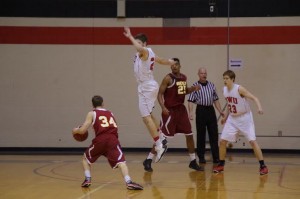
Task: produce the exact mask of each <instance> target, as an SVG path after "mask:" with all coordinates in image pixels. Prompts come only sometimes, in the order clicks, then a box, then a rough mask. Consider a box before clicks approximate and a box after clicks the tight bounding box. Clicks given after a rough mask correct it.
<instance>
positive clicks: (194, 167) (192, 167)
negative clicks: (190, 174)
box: [189, 159, 204, 171]
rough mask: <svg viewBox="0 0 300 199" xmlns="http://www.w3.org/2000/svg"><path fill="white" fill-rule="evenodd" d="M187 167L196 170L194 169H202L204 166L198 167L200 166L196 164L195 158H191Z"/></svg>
mask: <svg viewBox="0 0 300 199" xmlns="http://www.w3.org/2000/svg"><path fill="white" fill-rule="evenodd" d="M189 167H190V168H191V169H194V170H196V171H204V168H203V167H200V166H199V165H198V164H197V162H196V159H195V160H192V161H191V162H190V165H189Z"/></svg>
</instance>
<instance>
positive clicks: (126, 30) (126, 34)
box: [123, 27, 132, 38]
mask: <svg viewBox="0 0 300 199" xmlns="http://www.w3.org/2000/svg"><path fill="white" fill-rule="evenodd" d="M123 34H124V35H125V37H127V38H129V37H130V36H132V35H131V32H130V28H129V27H124V32H123Z"/></svg>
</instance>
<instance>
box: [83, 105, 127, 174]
mask: <svg viewBox="0 0 300 199" xmlns="http://www.w3.org/2000/svg"><path fill="white" fill-rule="evenodd" d="M93 114H94V115H93V127H94V131H95V135H96V137H95V138H94V139H93V141H92V144H91V145H90V146H89V147H88V148H87V149H86V150H85V152H84V156H85V158H86V160H87V161H88V163H89V164H91V163H94V162H95V161H96V160H97V159H98V158H99V157H100V156H105V157H106V158H107V160H108V162H109V164H110V166H111V167H112V168H116V167H118V164H119V163H121V162H125V156H124V154H123V152H122V147H121V145H120V141H119V140H118V127H117V124H116V120H115V118H114V116H113V114H112V112H110V111H109V110H106V109H104V108H98V109H94V110H93Z"/></svg>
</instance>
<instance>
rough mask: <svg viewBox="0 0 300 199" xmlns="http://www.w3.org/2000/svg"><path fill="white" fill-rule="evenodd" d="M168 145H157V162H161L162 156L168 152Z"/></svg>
mask: <svg viewBox="0 0 300 199" xmlns="http://www.w3.org/2000/svg"><path fill="white" fill-rule="evenodd" d="M167 150H168V146H167V145H162V146H155V151H156V153H157V154H156V158H155V162H156V163H157V162H159V161H160V160H161V158H162V157H163V156H164V154H165V153H166V152H167Z"/></svg>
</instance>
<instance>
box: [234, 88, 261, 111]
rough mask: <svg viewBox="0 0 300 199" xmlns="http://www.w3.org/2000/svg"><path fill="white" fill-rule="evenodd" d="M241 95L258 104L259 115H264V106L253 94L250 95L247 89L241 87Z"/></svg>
mask: <svg viewBox="0 0 300 199" xmlns="http://www.w3.org/2000/svg"><path fill="white" fill-rule="evenodd" d="M239 93H240V95H241V96H242V97H246V98H249V99H251V100H253V101H254V102H255V104H256V107H257V109H258V113H259V114H263V110H262V106H261V104H260V101H259V99H258V98H257V97H256V96H254V95H253V94H252V93H250V92H249V91H248V90H247V89H245V88H244V87H242V86H240V87H239Z"/></svg>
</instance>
